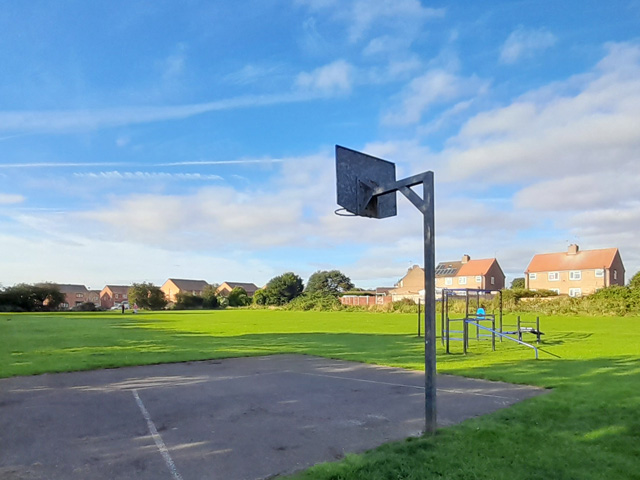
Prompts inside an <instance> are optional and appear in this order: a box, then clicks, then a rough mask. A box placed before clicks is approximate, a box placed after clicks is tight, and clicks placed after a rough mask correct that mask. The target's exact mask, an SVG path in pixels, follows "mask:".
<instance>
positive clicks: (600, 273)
mask: <svg viewBox="0 0 640 480" xmlns="http://www.w3.org/2000/svg"><path fill="white" fill-rule="evenodd" d="M602 277H604V268H596V278H602Z"/></svg>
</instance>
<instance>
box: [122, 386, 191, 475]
mask: <svg viewBox="0 0 640 480" xmlns="http://www.w3.org/2000/svg"><path fill="white" fill-rule="evenodd" d="M131 393H133V398H135V399H136V403H137V404H138V408H140V411H141V412H142V416H143V417H144V419H145V420H146V421H147V427H149V432H150V433H151V436H152V437H153V441H154V442H156V446H157V447H158V450H160V453H161V454H162V458H164V461H165V463H166V464H167V467H169V471H170V472H171V475H172V476H173V478H174V480H182V476H181V475H180V473H179V472H178V469H177V468H176V464H175V463H173V460H172V459H171V455H169V450H167V446H166V445H165V444H164V442H163V441H162V437H161V436H160V434H159V433H158V429H157V428H156V426H155V425H154V423H153V420H151V415H149V412H148V411H147V409H146V408H145V407H144V403H142V400H141V399H140V396H139V395H138V391H137V390H135V389H134V390H131Z"/></svg>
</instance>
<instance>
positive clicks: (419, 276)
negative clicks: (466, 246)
mask: <svg viewBox="0 0 640 480" xmlns="http://www.w3.org/2000/svg"><path fill="white" fill-rule="evenodd" d="M504 282H505V275H504V273H503V271H502V268H500V265H499V264H498V261H497V260H496V259H495V258H486V259H482V260H471V257H469V255H464V256H463V257H462V260H460V261H453V262H440V263H439V264H438V265H437V266H436V294H437V295H438V294H439V293H438V292H440V291H441V290H442V289H443V288H471V289H479V290H502V289H503V288H504ZM390 293H391V296H392V298H393V301H394V302H395V301H398V300H402V299H403V298H408V299H411V300H413V301H414V302H416V303H417V302H418V300H419V299H420V300H423V299H424V270H423V269H422V268H420V267H419V266H418V265H414V266H413V267H411V268H410V269H409V271H408V272H407V274H406V275H405V276H404V277H402V279H401V280H400V281H399V282H398V283H397V284H396V287H395V288H394V289H392V290H391V292H390Z"/></svg>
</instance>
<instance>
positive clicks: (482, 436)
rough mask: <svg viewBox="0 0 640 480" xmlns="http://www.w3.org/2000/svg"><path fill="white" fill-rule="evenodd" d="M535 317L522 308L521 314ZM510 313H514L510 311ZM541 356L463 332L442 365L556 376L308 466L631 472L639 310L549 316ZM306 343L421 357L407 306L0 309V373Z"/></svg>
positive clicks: (507, 474) (364, 353)
mask: <svg viewBox="0 0 640 480" xmlns="http://www.w3.org/2000/svg"><path fill="white" fill-rule="evenodd" d="M529 318H531V317H529ZM505 323H513V317H506V320H505ZM542 330H543V331H544V332H545V333H546V335H545V337H544V344H543V345H542V346H541V348H542V351H541V352H540V360H538V361H536V360H534V359H533V357H534V355H533V351H532V350H530V349H527V348H523V347H520V346H518V345H515V344H506V343H502V344H498V351H496V352H491V350H490V345H489V342H488V341H484V342H480V343H476V342H474V341H473V340H472V341H471V345H470V348H471V353H470V354H469V355H467V356H464V355H462V354H461V353H460V350H461V344H460V343H459V342H457V343H453V344H452V348H453V350H454V351H455V352H458V353H456V354H453V355H445V354H444V351H443V349H442V347H441V346H440V344H439V343H438V371H439V372H440V373H452V374H459V375H466V376H472V377H478V378H486V379H492V380H504V381H510V382H515V383H527V384H531V385H538V386H543V387H551V388H553V389H554V390H553V392H552V393H551V394H549V395H544V396H542V397H538V398H535V399H531V400H528V401H526V402H523V403H520V404H518V405H516V406H514V407H512V408H509V409H507V410H503V411H499V412H496V413H494V414H492V415H488V416H485V417H482V418H477V419H473V420H469V421H467V422H464V423H463V424H461V425H458V426H454V427H450V428H447V429H442V430H440V431H439V432H438V434H437V435H436V436H435V437H432V438H420V439H412V440H407V441H405V442H399V443H394V444H389V445H386V446H383V447H381V448H379V449H376V450H373V451H371V452H368V453H366V454H363V455H353V456H349V457H347V458H346V459H345V460H343V461H341V462H337V463H332V464H324V465H318V466H316V467H314V468H312V469H310V470H308V471H306V472H303V473H301V474H300V475H298V476H297V477H296V478H305V479H332V480H338V479H344V480H352V479H427V478H446V479H468V478H478V479H502V478H504V479H538V478H540V479H542V478H545V479H548V478H552V479H602V478H606V479H632V478H635V479H637V478H640V318H637V317H635V318H633V317H623V318H616V317H605V318H597V317H553V318H548V317H546V318H543V319H542ZM291 352H294V353H306V354H313V355H322V356H327V357H332V358H341V359H346V360H355V361H363V362H370V363H378V364H384V365H391V366H400V367H405V368H413V369H421V368H423V344H422V340H421V339H419V338H417V337H416V318H415V315H400V314H373V313H355V312H339V313H331V312H291V311H269V310H265V311H263V310H235V311H215V312H179V313H173V312H159V313H156V312H153V313H142V314H138V315H133V314H126V315H121V314H119V313H99V314H82V313H74V314H68V313H60V314H35V315H34V314H2V315H0V376H2V377H8V376H13V375H30V374H36V373H44V372H57V371H68V370H85V369H94V368H104V367H116V366H123V365H138V364H149V363H160V362H175V361H186V360H197V359H205V358H216V357H218V358H219V357H230V356H245V355H264V354H271V353H291Z"/></svg>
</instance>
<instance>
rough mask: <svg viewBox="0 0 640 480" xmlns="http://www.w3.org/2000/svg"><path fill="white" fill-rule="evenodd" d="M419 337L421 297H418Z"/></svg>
mask: <svg viewBox="0 0 640 480" xmlns="http://www.w3.org/2000/svg"><path fill="white" fill-rule="evenodd" d="M418 338H420V299H418Z"/></svg>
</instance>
